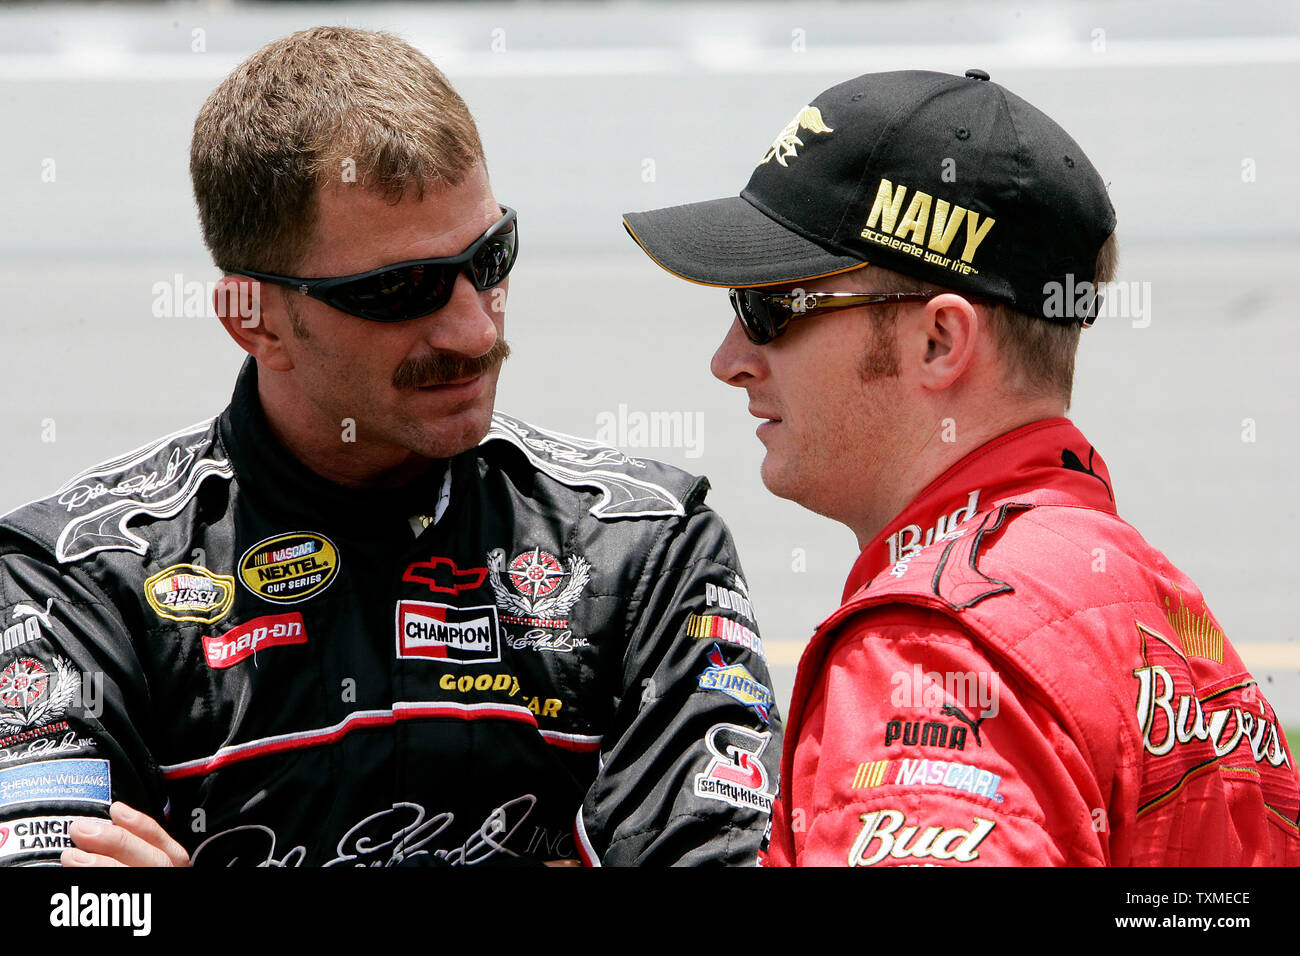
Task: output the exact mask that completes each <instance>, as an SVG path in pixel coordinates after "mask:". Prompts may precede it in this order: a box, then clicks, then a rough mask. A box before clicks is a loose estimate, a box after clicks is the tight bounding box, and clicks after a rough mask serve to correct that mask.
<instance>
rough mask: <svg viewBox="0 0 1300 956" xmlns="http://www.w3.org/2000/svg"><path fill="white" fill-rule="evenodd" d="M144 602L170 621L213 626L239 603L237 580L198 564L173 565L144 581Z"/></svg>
mask: <svg viewBox="0 0 1300 956" xmlns="http://www.w3.org/2000/svg"><path fill="white" fill-rule="evenodd" d="M144 599H145V600H146V601H148V602H149V606H150V607H151V608H153V609H154V613H155V614H157V615H158V616H159V617H165V618H167V619H168V620H169V621H195V622H197V623H199V624H213V623H215V622H217V621H219V620H221V619H222V618H223V617H225V616H226V615H227V614H229V613H230V606H231V605H232V604H234V603H235V579H234V578H232V577H231V576H230V575H228V574H213V573H212V572H211V571H209V570H208V569H207V568H204V567H200V566H199V565H197V564H173V565H172V566H171V567H170V568H164V569H163V570H161V571H159V572H158V573H157V574H155V575H153V577H151V578H149V579H148V580H147V581H145V582H144Z"/></svg>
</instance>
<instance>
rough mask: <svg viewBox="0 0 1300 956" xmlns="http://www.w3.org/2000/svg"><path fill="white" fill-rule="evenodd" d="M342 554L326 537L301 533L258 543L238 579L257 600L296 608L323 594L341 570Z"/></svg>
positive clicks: (246, 557) (244, 559)
mask: <svg viewBox="0 0 1300 956" xmlns="http://www.w3.org/2000/svg"><path fill="white" fill-rule="evenodd" d="M339 563H340V562H339V552H338V549H337V548H336V547H334V543H333V542H332V541H330V540H329V538H326V537H325V536H324V535H319V534H312V533H311V532H307V531H298V532H294V533H293V534H282V535H277V536H276V537H274V538H267V539H266V540H265V541H259V542H258V543H257V544H255V545H253V546H252V547H251V548H249V549H248V550H247V551H245V552H244V556H243V557H242V558H240V559H239V579H240V581H241V582H242V583H243V585H244V587H246V588H248V590H250V591H252V592H253V593H254V594H256V595H257V596H258V597H260V598H263V599H264V600H267V601H275V602H277V603H279V604H296V603H297V602H299V601H305V600H306V599H307V598H309V597H311V596H312V595H315V594H319V593H320V592H321V591H324V590H325V589H326V588H327V587H329V586H330V584H331V583H332V582H333V581H334V578H335V577H336V576H337V574H338V570H339Z"/></svg>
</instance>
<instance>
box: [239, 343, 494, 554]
mask: <svg viewBox="0 0 1300 956" xmlns="http://www.w3.org/2000/svg"><path fill="white" fill-rule="evenodd" d="M341 427H342V426H340V428H341ZM218 429H219V432H220V436H221V440H222V442H223V443H224V444H225V446H226V448H227V449H228V450H229V451H230V456H231V460H232V462H233V463H234V466H235V473H236V474H237V475H238V476H239V482H240V491H239V493H240V494H242V495H245V496H247V497H250V498H254V499H260V500H264V501H266V502H267V503H268V504H269V505H271V506H272V507H273V508H274V510H275V512H276V513H279V514H284V513H285V512H288V513H290V514H296V515H300V516H301V517H302V518H303V520H304V521H310V522H311V523H312V527H319V526H321V525H326V526H334V527H337V528H339V529H340V530H346V531H347V532H348V533H350V534H353V535H358V536H361V537H375V538H383V537H389V536H394V535H396V536H403V535H404V536H406V537H407V538H408V540H409V537H410V536H411V534H412V531H411V519H412V518H413V517H417V516H427V517H429V518H432V517H433V516H434V513H435V510H436V508H437V503H438V495H439V492H440V490H441V488H442V484H443V478H444V475H445V474H446V469H447V467H448V462H447V461H438V462H435V463H433V465H431V467H430V468H429V471H428V472H426V473H425V474H424V475H421V476H420V477H419V478H417V479H415V480H414V481H412V482H410V483H409V484H407V485H404V486H402V487H400V488H346V487H344V486H342V485H336V484H334V483H333V482H331V481H327V480H326V479H324V478H322V477H321V476H320V475H318V474H316V473H315V472H314V471H312V470H311V469H310V468H308V467H307V466H305V465H304V464H303V463H302V462H301V461H299V460H298V459H297V458H296V457H294V455H293V454H292V453H290V452H289V450H288V449H287V448H285V447H284V445H282V444H281V443H280V441H279V439H277V438H276V437H275V435H274V434H273V433H272V431H271V427H270V424H269V423H268V422H267V420H266V414H265V412H263V410H262V403H261V401H260V399H259V398H258V395H257V363H256V362H255V361H254V360H253V359H252V358H249V359H247V360H246V361H245V362H244V367H243V368H242V369H240V372H239V379H238V381H237V382H236V383H235V393H234V396H233V397H232V398H231V401H230V405H229V406H228V407H227V408H226V410H225V411H224V412H222V414H221V417H220V419H219V421H218ZM475 454H476V452H475V449H472V448H471V449H470V450H469V451H467V452H465V453H463V454H461V455H458V456H457V457H456V458H453V459H451V460H450V464H451V467H452V485H453V495H454V493H455V486H457V485H460V486H461V487H464V485H463V479H460V476H461V475H462V474H464V473H465V471H466V470H467V469H472V468H473V467H474V458H475ZM458 479H459V480H458Z"/></svg>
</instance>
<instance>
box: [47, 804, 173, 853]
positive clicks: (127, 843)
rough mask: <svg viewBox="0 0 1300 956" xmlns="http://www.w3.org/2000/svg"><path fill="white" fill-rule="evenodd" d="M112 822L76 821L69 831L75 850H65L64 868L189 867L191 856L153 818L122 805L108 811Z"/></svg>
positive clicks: (113, 806) (114, 805) (114, 806)
mask: <svg viewBox="0 0 1300 956" xmlns="http://www.w3.org/2000/svg"><path fill="white" fill-rule="evenodd" d="M108 815H109V816H110V817H111V818H112V820H113V822H112V823H106V822H102V821H99V820H78V821H77V822H76V823H74V824H72V826H71V827H70V828H69V835H70V836H71V837H72V842H73V843H75V844H76V845H77V847H78V849H76V850H64V851H63V856H62V857H61V862H62V863H63V865H64V866H189V865H190V855H189V854H188V853H186V852H185V848H184V847H182V846H181V845H180V844H179V843H177V842H176V841H175V840H173V839H172V838H171V837H170V836H168V835H167V831H166V830H164V829H163V828H162V827H161V826H160V825H159V824H158V822H157V821H156V820H154V819H153V817H150V816H148V815H147V814H144V813H140V812H139V811H137V810H132V809H131V808H130V807H128V806H127V805H126V804H125V803H120V802H119V803H114V804H113V805H112V806H111V807H109V808H108Z"/></svg>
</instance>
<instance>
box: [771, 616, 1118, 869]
mask: <svg viewBox="0 0 1300 956" xmlns="http://www.w3.org/2000/svg"><path fill="white" fill-rule="evenodd" d="M794 710H795V712H798V711H800V710H801V711H802V713H801V716H798V717H795V713H792V717H795V719H797V721H798V728H797V734H798V738H797V745H796V750H795V756H794V761H793V767H792V773H791V777H792V779H791V780H790V781H789V782H788V784H787V783H785V782H783V786H782V800H783V801H787V810H788V812H787V813H786V814H784V815H783V821H782V822H783V824H784V826H785V827H788V832H787V833H785V834H781V833H780V832H779V831H780V829H781V828H782V827H781V824H778V833H777V834H776V838H774V841H773V843H774V847H773V851H774V852H773V859H772V860H771V862H772V863H777V864H780V863H790V862H796V863H798V864H799V865H803V866H845V865H849V866H891V865H892V866H897V865H906V864H911V865H946V866H951V865H963V866H979V865H1056V864H1070V865H1088V864H1092V865H1101V864H1103V863H1105V862H1106V857H1107V851H1106V843H1107V833H1106V829H1107V827H1106V813H1105V809H1104V808H1105V806H1106V800H1105V798H1104V797H1103V795H1102V794H1101V792H1100V789H1099V787H1098V785H1097V783H1096V781H1095V780H1094V779H1093V775H1092V774H1091V772H1090V769H1089V767H1088V764H1087V761H1086V760H1085V759H1084V756H1083V755H1082V754H1081V753H1080V751H1079V749H1078V748H1077V747H1076V746H1075V744H1074V742H1073V741H1072V740H1071V739H1070V737H1069V736H1068V735H1067V734H1066V733H1065V731H1064V730H1063V729H1062V727H1061V724H1060V722H1058V720H1057V719H1056V718H1055V717H1054V716H1053V712H1054V707H1053V704H1052V700H1051V694H1050V692H1048V691H1047V690H1045V689H1044V688H1043V687H1042V686H1040V683H1039V682H1038V681H1036V680H1035V679H1034V678H1032V677H1027V676H1026V675H1023V674H1016V673H1011V672H1009V670H1008V669H1007V668H1006V667H1004V666H1001V665H1000V664H999V662H998V661H997V660H993V659H990V657H989V656H987V655H986V653H985V652H984V651H983V650H982V649H981V647H980V646H978V644H977V642H976V640H975V639H974V638H973V637H972V636H971V635H970V634H969V633H968V632H966V631H965V630H964V629H963V628H962V627H961V626H960V624H959V623H958V622H957V621H956V620H955V619H953V618H951V617H949V616H947V615H944V614H941V613H939V612H936V611H930V610H926V609H923V608H919V607H911V606H905V605H891V606H886V607H882V608H874V609H871V610H869V611H865V612H863V613H862V614H859V615H856V616H854V617H852V618H850V619H848V620H847V621H845V622H844V623H843V624H842V625H841V626H840V629H839V633H838V634H837V635H832V642H831V646H830V649H829V651H828V652H827V655H826V657H825V660H824V663H823V666H822V667H821V669H820V672H819V673H818V675H817V677H816V679H815V680H813V681H812V682H811V685H810V686H809V688H808V691H807V697H806V700H805V701H804V702H803V706H802V708H800V706H799V704H798V702H796V704H795V708H794ZM794 729H795V728H794V727H793V726H792V727H791V730H792V731H794ZM778 844H780V847H778ZM791 847H792V848H793V851H794V859H793V860H789V859H784V858H783V857H785V856H786V855H787V853H788V848H791Z"/></svg>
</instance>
